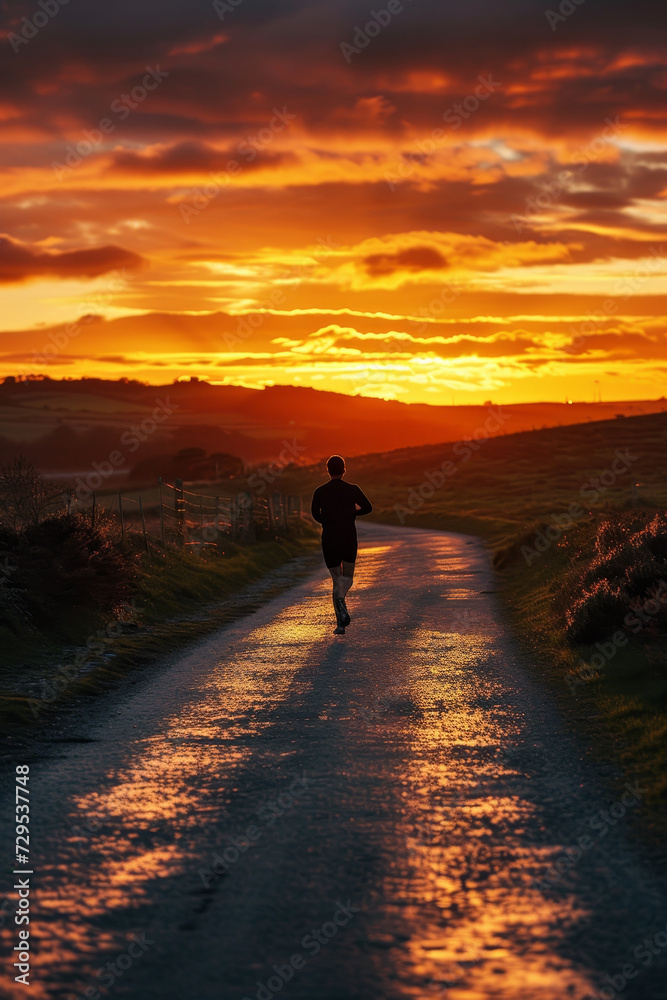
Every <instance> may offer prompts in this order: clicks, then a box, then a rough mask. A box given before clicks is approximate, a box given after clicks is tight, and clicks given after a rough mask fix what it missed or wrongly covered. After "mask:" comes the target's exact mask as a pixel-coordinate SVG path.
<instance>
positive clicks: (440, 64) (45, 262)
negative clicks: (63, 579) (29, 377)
mask: <svg viewBox="0 0 667 1000" xmlns="http://www.w3.org/2000/svg"><path fill="white" fill-rule="evenodd" d="M42 2H43V4H44V7H40V5H39V4H38V3H37V0H35V2H34V3H33V2H23V0H15V2H14V0H9V2H5V3H2V5H1V6H2V33H3V35H4V38H3V41H2V44H3V47H4V51H3V58H2V70H1V72H2V80H3V86H2V98H1V101H0V126H1V128H2V145H3V149H2V153H3V155H2V183H1V185H0V193H1V197H0V213H1V217H0V232H1V233H2V234H3V236H2V241H1V242H0V280H1V281H2V283H3V290H2V292H3V308H2V314H1V316H0V327H1V329H2V331H3V332H2V333H0V344H1V347H0V353H1V354H2V364H1V365H0V374H2V375H16V374H27V373H36V372H42V373H47V374H50V375H51V376H53V377H64V376H80V375H84V374H85V375H95V376H103V377H108V378H118V377H121V376H124V377H136V378H140V379H143V380H146V381H149V382H155V383H164V382H168V381H171V380H172V379H174V378H178V377H182V376H189V375H197V376H199V377H202V378H207V379H209V380H210V381H213V382H219V383H234V384H243V385H249V386H261V385H265V384H271V383H291V384H296V385H309V386H314V387H315V388H320V389H330V390H335V391H339V392H347V393H362V394H365V395H373V396H383V397H386V398H396V399H401V400H404V401H407V402H414V401H420V402H431V403H450V402H452V401H453V400H455V401H456V402H457V403H479V402H482V401H484V400H486V399H488V398H492V399H493V400H494V401H499V402H521V401H528V400H539V399H544V400H564V399H565V398H572V399H575V400H592V399H593V398H594V395H597V393H598V392H599V393H601V394H602V398H603V399H612V398H616V399H629V398H656V397H658V396H661V395H663V393H664V392H665V385H666V383H667V378H666V372H667V340H666V338H665V328H666V324H667V320H666V316H665V314H666V313H667V309H666V308H665V299H664V298H663V296H664V294H665V292H666V291H667V256H666V253H665V245H664V242H663V241H665V223H666V222H667V201H666V200H665V198H666V195H667V122H666V120H665V107H666V105H665V101H666V98H667V67H666V60H665V35H666V30H665V29H666V24H667V22H666V19H665V10H664V5H663V4H661V3H658V2H655V3H651V2H645V0H633V2H613V0H612V2H604V3H603V2H602V0H583V2H582V0H579V3H575V2H574V0H564V2H562V3H561V4H560V10H561V11H562V12H564V13H559V6H558V4H557V3H554V5H553V7H552V8H551V9H549V7H548V5H547V4H546V3H545V2H542V0H467V2H466V3H460V2H459V0H457V2H452V0H438V2H436V0H406V2H405V3H403V4H401V3H399V2H398V0H392V2H391V4H390V5H389V9H388V5H387V4H386V3H384V2H383V0H380V3H378V4H376V5H375V6H373V5H369V4H364V3H359V2H355V3H350V2H347V0H328V2H324V0H274V2H267V0H231V2H229V3H225V2H221V0H217V2H216V3H215V4H214V3H212V2H208V0H187V2H186V0H180V2H174V0H160V2H157V0H141V2H137V0H133V2H132V3H130V2H127V0H116V2H114V3H103V4H102V3H99V2H94V0H70V2H69V3H67V5H65V6H63V7H62V8H61V7H59V5H58V2H57V0H42ZM371 9H372V10H373V11H375V12H376V13H377V20H375V18H374V17H373V16H372V15H371V13H370V11H371ZM45 11H46V12H45ZM392 11H393V12H392ZM568 12H569V13H568ZM26 19H27V20H26ZM43 22H44V23H43ZM378 22H382V24H379V23H378ZM367 25H369V27H368V30H367V28H366V26H367ZM358 29H361V32H360V31H359V30H358ZM28 35H30V36H31V37H28ZM83 317H85V321H84V319H83ZM66 324H69V326H66Z"/></svg>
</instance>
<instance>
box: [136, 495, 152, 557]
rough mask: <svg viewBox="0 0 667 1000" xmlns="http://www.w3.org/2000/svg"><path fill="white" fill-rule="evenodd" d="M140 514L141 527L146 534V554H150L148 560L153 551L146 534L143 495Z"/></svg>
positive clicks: (140, 501)
mask: <svg viewBox="0 0 667 1000" xmlns="http://www.w3.org/2000/svg"><path fill="white" fill-rule="evenodd" d="M139 513H140V514H141V527H142V529H143V532H144V545H145V546H146V552H147V553H148V559H149V561H150V558H151V550H150V546H149V544H148V535H147V534H146V518H145V516H144V503H143V500H142V499H141V493H140V494H139Z"/></svg>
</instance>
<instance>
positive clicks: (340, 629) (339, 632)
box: [334, 625, 345, 635]
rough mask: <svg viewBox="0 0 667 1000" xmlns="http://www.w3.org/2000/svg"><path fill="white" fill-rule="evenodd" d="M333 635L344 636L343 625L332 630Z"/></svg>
mask: <svg viewBox="0 0 667 1000" xmlns="http://www.w3.org/2000/svg"><path fill="white" fill-rule="evenodd" d="M334 635H345V628H344V626H343V625H339V626H338V627H337V628H335V629H334Z"/></svg>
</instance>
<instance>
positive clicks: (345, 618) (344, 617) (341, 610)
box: [336, 597, 350, 628]
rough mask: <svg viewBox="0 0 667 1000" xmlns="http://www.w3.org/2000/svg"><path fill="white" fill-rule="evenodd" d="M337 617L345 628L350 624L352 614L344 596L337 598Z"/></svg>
mask: <svg viewBox="0 0 667 1000" xmlns="http://www.w3.org/2000/svg"><path fill="white" fill-rule="evenodd" d="M336 618H337V620H338V624H339V625H342V626H343V628H345V626H346V625H349V624H350V615H349V613H348V610H347V607H346V605H345V598H344V597H337V598H336Z"/></svg>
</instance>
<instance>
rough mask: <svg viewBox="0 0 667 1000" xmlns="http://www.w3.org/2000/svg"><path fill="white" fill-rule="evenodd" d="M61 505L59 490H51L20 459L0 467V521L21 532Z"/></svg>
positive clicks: (21, 456) (25, 461) (25, 460)
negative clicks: (0, 519)
mask: <svg viewBox="0 0 667 1000" xmlns="http://www.w3.org/2000/svg"><path fill="white" fill-rule="evenodd" d="M60 504H62V489H58V488H55V487H53V486H50V485H49V484H48V483H47V482H46V480H45V479H44V477H43V476H42V475H41V473H40V472H39V471H38V470H37V469H36V468H35V466H34V465H33V464H32V462H29V461H28V460H27V459H26V458H24V457H23V455H20V456H19V457H18V458H15V459H14V461H13V462H11V463H10V464H9V465H0V517H1V518H2V521H3V522H4V523H5V524H8V525H11V527H12V528H13V529H14V530H15V531H20V530H22V529H23V528H26V527H28V526H29V525H36V524H39V522H40V521H41V520H42V519H43V518H44V517H47V516H48V515H49V514H52V513H53V512H54V511H55V510H56V509H57V508H58V506H59V505H60Z"/></svg>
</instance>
